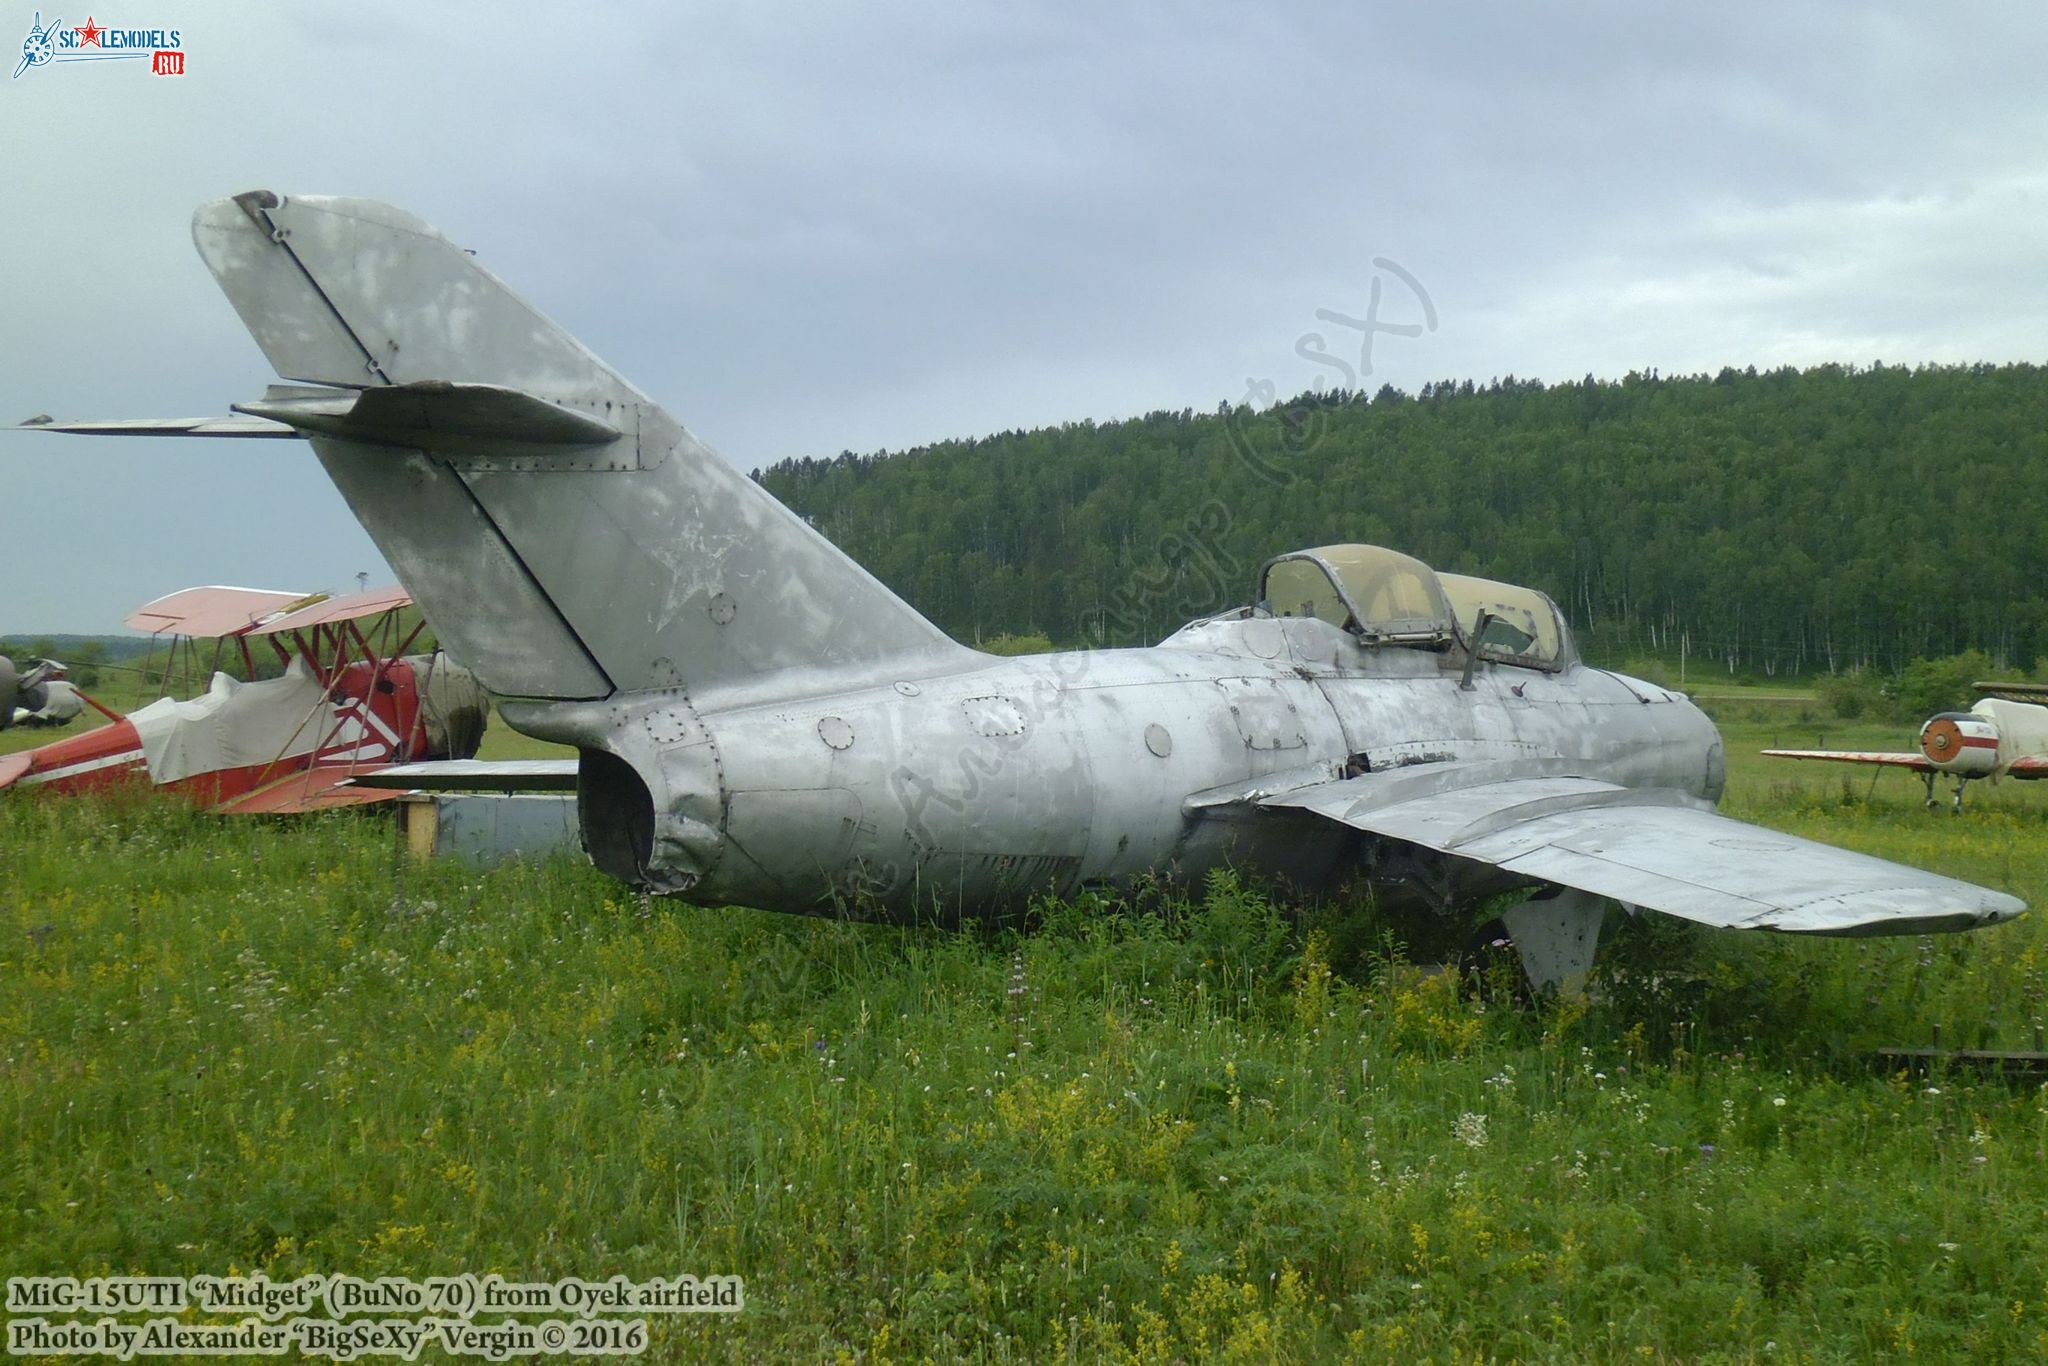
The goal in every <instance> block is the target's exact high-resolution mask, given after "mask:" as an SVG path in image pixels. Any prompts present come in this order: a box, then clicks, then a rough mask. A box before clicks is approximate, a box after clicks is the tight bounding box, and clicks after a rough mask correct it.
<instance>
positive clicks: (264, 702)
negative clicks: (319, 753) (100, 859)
mask: <svg viewBox="0 0 2048 1366" xmlns="http://www.w3.org/2000/svg"><path fill="white" fill-rule="evenodd" d="M323 691H324V690H323V689H322V687H321V685H320V680H319V679H317V678H315V677H314V676H313V673H312V670H311V669H310V668H308V667H307V665H306V661H305V657H304V656H294V657H293V658H292V661H291V663H290V664H289V665H287V666H286V668H285V671H284V675H283V676H282V677H280V678H270V679H264V680H262V681H261V682H256V683H238V682H236V681H235V680H234V679H232V678H229V677H228V676H227V675H226V674H222V673H217V674H215V675H214V676H213V681H212V683H210V684H209V685H208V686H207V689H206V691H205V692H203V693H201V694H200V695H199V696H197V697H194V698H191V699H190V700H188V701H183V702H180V701H176V700H174V699H172V698H168V697H166V698H160V699H158V700H157V701H155V702H152V703H150V704H149V705H148V706H146V707H144V708H142V709H141V710H139V711H134V712H130V713H129V714H128V719H129V721H131V722H133V723H134V726H135V733H136V735H137V736H138V737H140V739H141V741H142V753H143V757H144V759H145V760H146V761H147V763H148V765H149V776H150V779H151V781H153V782H159V783H171V782H176V781H178V780H179V779H180V778H188V777H190V776H192V775H193V774H195V773H210V772H212V771H214V770H216V769H223V768H248V767H251V766H255V765H262V764H268V763H270V762H272V761H273V760H276V759H279V758H289V757H291V756H293V755H299V754H304V753H306V752H308V751H309V750H311V749H312V748H313V747H314V746H315V745H318V744H319V743H320V742H321V740H323V739H324V738H326V734H327V731H328V729H329V728H330V727H331V726H332V725H333V719H334V707H333V705H332V704H331V702H328V701H324V700H323V699H322V696H321V694H322V692H323ZM361 738H362V736H361V728H360V727H359V726H358V725H357V724H356V723H355V722H354V721H352V720H351V721H350V722H348V723H347V725H346V726H345V728H344V731H343V733H342V734H340V735H338V736H336V737H335V739H336V741H337V742H339V743H342V744H344V745H345V746H348V747H352V746H353V742H354V741H356V740H359V739H361Z"/></svg>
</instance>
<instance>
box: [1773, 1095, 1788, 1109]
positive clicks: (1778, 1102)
mask: <svg viewBox="0 0 2048 1366" xmlns="http://www.w3.org/2000/svg"><path fill="white" fill-rule="evenodd" d="M1771 1104H1772V1105H1774V1106H1776V1107H1777V1108H1778V1109H1780V1110H1782V1109H1784V1108H1785V1098H1784V1097H1783V1096H1773V1097H1771Z"/></svg>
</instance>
